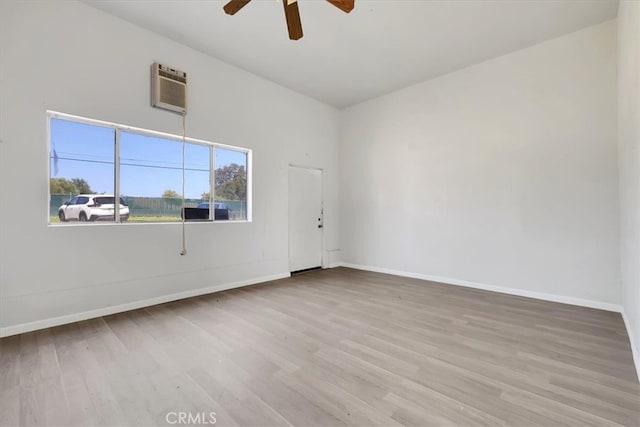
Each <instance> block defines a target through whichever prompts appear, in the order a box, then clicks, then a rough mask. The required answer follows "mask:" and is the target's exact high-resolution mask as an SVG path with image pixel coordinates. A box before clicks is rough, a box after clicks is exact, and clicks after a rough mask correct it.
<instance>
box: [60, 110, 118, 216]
mask: <svg viewBox="0 0 640 427" xmlns="http://www.w3.org/2000/svg"><path fill="white" fill-rule="evenodd" d="M50 145H51V147H50V148H51V150H50V153H49V154H50V155H49V159H50V173H51V175H50V177H49V190H50V195H51V198H50V203H49V216H50V222H51V223H58V222H71V221H73V222H75V221H85V220H89V221H90V220H96V219H101V220H111V221H113V211H111V212H107V211H102V210H98V209H95V208H93V207H91V206H88V205H89V204H90V203H89V202H90V199H89V197H83V198H82V199H79V200H76V201H75V202H76V204H73V205H72V204H65V202H67V201H70V199H72V198H74V197H75V196H77V195H78V194H85V195H93V194H107V195H113V193H114V150H115V130H114V129H110V128H105V127H101V126H94V125H88V124H83V123H77V122H72V121H68V120H62V119H56V118H51V119H50ZM78 201H83V202H84V204H77V202H78Z"/></svg>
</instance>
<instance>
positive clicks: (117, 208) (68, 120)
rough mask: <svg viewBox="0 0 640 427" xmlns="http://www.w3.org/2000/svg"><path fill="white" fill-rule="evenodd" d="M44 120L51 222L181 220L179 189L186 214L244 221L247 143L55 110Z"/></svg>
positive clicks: (247, 209) (202, 218) (189, 217)
mask: <svg viewBox="0 0 640 427" xmlns="http://www.w3.org/2000/svg"><path fill="white" fill-rule="evenodd" d="M49 119H50V122H49V141H50V177H49V188H50V198H49V200H50V202H49V222H50V223H65V224H70V223H76V222H83V221H98V220H100V221H107V222H114V221H118V222H124V221H128V222H179V221H182V216H183V200H182V194H183V190H184V197H185V200H184V202H185V204H184V215H185V217H186V220H187V221H234V220H235V221H247V220H250V198H249V195H250V158H251V151H250V150H247V149H243V148H236V147H229V146H219V145H217V144H214V143H210V142H206V141H201V140H195V139H192V138H187V139H186V142H185V144H184V146H183V143H182V138H181V137H179V136H176V135H169V134H163V133H159V132H154V131H148V130H144V129H134V128H131V127H127V126H122V125H116V124H111V123H105V122H99V121H95V120H90V119H84V118H79V117H74V116H68V115H64V114H61V113H54V112H49ZM183 154H184V180H183ZM212 171H213V172H212ZM183 184H184V188H183ZM116 193H118V194H117V195H116ZM116 196H120V198H119V200H120V203H119V204H117V205H116V204H115V203H114V201H115V200H116ZM211 207H213V209H211Z"/></svg>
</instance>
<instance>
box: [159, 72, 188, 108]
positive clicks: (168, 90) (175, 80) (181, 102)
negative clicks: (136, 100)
mask: <svg viewBox="0 0 640 427" xmlns="http://www.w3.org/2000/svg"><path fill="white" fill-rule="evenodd" d="M151 106H152V107H156V108H162V109H165V110H169V111H173V112H175V113H179V114H186V113H187V73H185V72H184V71H180V70H176V69H174V68H170V67H167V66H165V65H162V64H158V63H157V62H154V63H153V64H151Z"/></svg>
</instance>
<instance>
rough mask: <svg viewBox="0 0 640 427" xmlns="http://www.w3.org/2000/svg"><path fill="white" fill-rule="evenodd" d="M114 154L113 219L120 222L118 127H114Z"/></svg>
mask: <svg viewBox="0 0 640 427" xmlns="http://www.w3.org/2000/svg"><path fill="white" fill-rule="evenodd" d="M115 131H116V137H115V144H114V146H115V148H114V149H115V154H114V162H113V164H114V169H115V170H114V174H113V175H114V183H113V192H114V194H113V207H114V210H113V212H114V214H115V216H114V221H115V222H120V129H119V128H115Z"/></svg>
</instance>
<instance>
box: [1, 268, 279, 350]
mask: <svg viewBox="0 0 640 427" xmlns="http://www.w3.org/2000/svg"><path fill="white" fill-rule="evenodd" d="M287 277H291V274H290V273H288V272H287V273H280V274H274V275H272V276H263V277H257V278H254V279H249V280H242V281H239V282H233V283H225V284H221V285H216V286H209V287H206V288H199V289H192V290H189V291H184V292H178V293H175V294H169V295H162V296H159V297H155V298H149V299H145V300H140V301H134V302H130V303H127V304H121V305H114V306H111V307H105V308H99V309H96V310H89V311H83V312H80V313H74V314H68V315H65V316H60V317H52V318H49V319H43V320H37V321H35V322H29V323H22V324H20V325H14V326H7V327H5V328H0V338H2V337H8V336H11V335H18V334H23V333H25V332H31V331H36V330H38V329H45V328H51V327H53V326H59V325H65V324H68V323H73V322H79V321H81V320H88V319H94V318H96V317H101V316H108V315H110V314H116V313H122V312H125V311H130V310H136V309H138V308H144V307H150V306H152V305H157V304H164V303H167V302H171V301H177V300H181V299H185V298H191V297H196V296H200V295H206V294H211V293H214V292H220V291H226V290H229V289H234V288H241V287H243V286H249V285H257V284H260V283H265V282H270V281H272V280H278V279H284V278H287Z"/></svg>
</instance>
